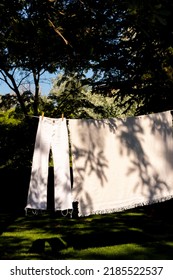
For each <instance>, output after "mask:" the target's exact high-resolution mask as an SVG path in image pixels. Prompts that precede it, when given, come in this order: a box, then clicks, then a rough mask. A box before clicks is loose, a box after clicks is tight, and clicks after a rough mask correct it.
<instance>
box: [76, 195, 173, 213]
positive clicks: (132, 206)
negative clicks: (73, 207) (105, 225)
mask: <svg viewBox="0 0 173 280" xmlns="http://www.w3.org/2000/svg"><path fill="white" fill-rule="evenodd" d="M172 198H173V195H169V196H166V197H162V198H160V199H159V198H157V199H153V200H148V201H144V202H139V203H134V204H131V205H127V206H122V207H117V208H110V209H105V210H91V211H89V212H88V213H86V214H82V213H80V212H79V217H87V216H90V215H102V214H111V213H116V212H123V211H125V210H129V209H134V208H137V207H142V206H147V205H152V204H156V203H161V202H165V201H168V200H170V199H172Z"/></svg>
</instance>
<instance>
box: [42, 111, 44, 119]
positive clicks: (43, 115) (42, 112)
mask: <svg viewBox="0 0 173 280" xmlns="http://www.w3.org/2000/svg"><path fill="white" fill-rule="evenodd" d="M43 118H44V112H42V120H43Z"/></svg>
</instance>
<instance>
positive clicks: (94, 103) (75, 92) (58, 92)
mask: <svg viewBox="0 0 173 280" xmlns="http://www.w3.org/2000/svg"><path fill="white" fill-rule="evenodd" d="M48 100H50V102H49V104H53V110H51V108H50V107H48V108H47V111H48V112H49V114H50V112H51V114H52V115H53V116H60V115H61V113H63V114H64V115H65V116H66V117H67V118H96V119H99V118H100V119H101V118H109V117H115V116H120V115H122V111H121V110H120V109H119V110H117V109H116V104H115V103H114V97H113V96H112V97H109V96H104V95H101V94H98V93H93V92H92V89H91V87H89V86H88V80H87V79H86V78H85V76H83V77H81V76H78V75H77V74H73V75H71V76H67V75H59V76H57V78H56V79H54V82H53V87H52V89H51V91H50V94H49V95H48ZM45 109H46V108H45Z"/></svg>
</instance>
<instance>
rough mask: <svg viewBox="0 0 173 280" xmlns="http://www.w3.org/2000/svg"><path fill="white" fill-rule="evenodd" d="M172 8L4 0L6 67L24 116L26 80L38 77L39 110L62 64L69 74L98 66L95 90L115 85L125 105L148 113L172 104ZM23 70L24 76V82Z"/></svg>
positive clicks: (1, 51)
mask: <svg viewBox="0 0 173 280" xmlns="http://www.w3.org/2000/svg"><path fill="white" fill-rule="evenodd" d="M172 11H173V4H172V2H171V1H170V0H165V1H161V0H152V1H149V2H144V1H142V0H141V1H137V0H134V1H130V2H127V1H121V0H108V1H101V0H96V1H91V0H86V1H82V0H66V1H62V0H56V1H53V0H30V1H29V0H26V1H24V0H13V1H9V0H8V1H5V0H3V1H1V5H0V15H1V17H0V18H1V20H0V23H1V27H0V72H1V74H2V77H3V79H4V80H5V81H6V82H7V83H9V81H10V85H11V88H12V89H13V90H14V91H15V93H16V95H17V98H18V100H19V103H20V106H21V108H22V110H23V112H24V113H25V114H26V113H27V109H26V107H25V104H24V102H23V98H22V94H21V92H20V85H21V84H22V82H23V81H24V80H25V78H26V77H28V76H29V75H30V74H31V75H32V77H33V80H34V84H35V92H34V93H33V108H34V114H37V113H38V105H39V102H40V99H39V81H40V77H41V74H42V73H43V72H44V71H49V72H54V71H56V70H58V69H61V70H63V72H65V74H69V75H70V73H78V74H82V73H84V71H88V70H89V69H92V71H93V77H92V79H90V86H92V89H93V91H94V92H100V93H102V94H105V95H108V94H109V95H111V92H112V90H115V92H117V94H116V96H115V98H116V100H120V99H121V98H122V103H121V106H125V110H127V109H128V107H129V106H131V104H132V105H134V103H136V102H137V103H139V104H140V106H139V109H140V110H141V108H143V110H145V112H150V111H157V110H160V109H161V108H165V107H166V108H167V107H169V106H172V105H171V104H172V103H173V100H172V96H171V90H172V54H173V51H172V39H173V38H172V37H173V32H172V23H171V17H172ZM16 71H17V73H19V71H22V73H23V74H24V75H22V77H21V79H20V81H17V79H16V77H15V73H16ZM18 77H19V75H17V78H18ZM129 97H130V98H129ZM124 100H125V102H124ZM156 100H157V102H156ZM127 102H128V105H129V106H127ZM141 104H143V105H144V106H141ZM158 104H159V106H158Z"/></svg>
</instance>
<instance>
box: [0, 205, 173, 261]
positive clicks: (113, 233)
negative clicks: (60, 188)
mask: <svg viewBox="0 0 173 280" xmlns="http://www.w3.org/2000/svg"><path fill="white" fill-rule="evenodd" d="M171 211H172V201H168V202H164V203H160V204H155V205H152V206H145V207H141V208H136V209H133V210H128V211H124V212H120V213H114V214H107V215H95V216H89V217H85V218H77V219H74V218H73V219H70V218H69V217H60V216H56V215H52V214H50V213H48V214H43V215H38V216H29V217H25V216H21V215H20V216H18V217H16V218H14V217H13V219H11V220H10V218H9V214H8V215H7V223H6V224H5V225H6V227H4V232H3V233H2V235H1V237H0V238H1V239H0V258H1V259H173V225H172V221H171V219H170V213H171ZM2 221H3V223H5V215H4V218H3V220H2V215H1V222H2Z"/></svg>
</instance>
